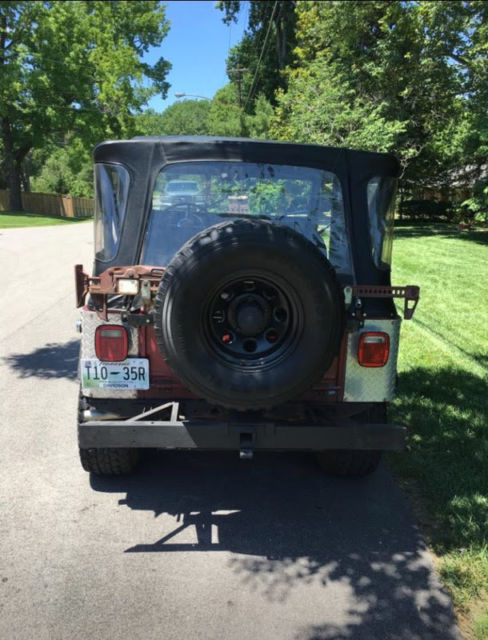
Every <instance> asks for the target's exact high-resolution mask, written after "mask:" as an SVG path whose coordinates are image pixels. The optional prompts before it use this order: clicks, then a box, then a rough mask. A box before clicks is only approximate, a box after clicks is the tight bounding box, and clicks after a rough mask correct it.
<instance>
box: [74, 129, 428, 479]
mask: <svg viewBox="0 0 488 640" xmlns="http://www.w3.org/2000/svg"><path fill="white" fill-rule="evenodd" d="M94 165H95V218H94V230H95V260H94V266H93V275H88V274H87V273H85V272H84V270H83V267H82V266H81V265H77V266H76V267H75V279H76V300H77V306H78V307H79V308H80V309H81V321H80V323H79V326H80V330H81V333H82V336H81V352H80V365H79V375H80V398H79V421H78V440H79V447H80V458H81V464H82V466H83V468H84V469H85V470H86V471H89V472H92V473H95V474H107V475H113V474H123V473H129V472H130V471H132V470H133V469H134V467H135V466H136V464H137V463H138V461H139V459H140V457H141V454H142V452H143V450H144V449H146V448H160V449H207V450H235V451H236V452H239V456H240V458H242V459H250V458H252V456H253V454H254V452H259V451H270V450H274V451H286V450H295V451H310V452H315V453H316V454H317V458H318V460H319V462H320V464H321V465H322V466H323V468H324V469H325V470H326V471H328V472H330V473H333V474H338V475H344V476H364V475H366V474H368V473H371V472H373V471H374V470H375V469H376V467H377V466H378V463H379V461H380V459H381V455H382V452H383V451H386V450H401V449H402V448H403V446H404V442H405V436H406V433H405V432H406V429H405V427H403V426H401V425H395V424H390V423H389V422H388V420H387V404H388V402H389V401H390V400H391V399H392V397H393V393H394V387H395V380H396V362H397V353H398V345H399V332H400V322H401V318H400V316H399V314H398V312H397V309H396V307H395V304H394V298H402V299H403V316H404V318H411V316H412V314H413V312H414V309H415V306H416V304H417V301H418V297H419V289H418V287H416V286H412V285H410V286H391V283H390V266H391V250H392V240H393V218H394V204H395V190H396V183H397V177H398V174H399V165H398V162H397V161H396V159H395V157H394V156H392V155H389V154H384V153H372V152H366V151H359V150H351V149H343V148H332V147H325V146H318V145H306V144H294V143H284V142H273V141H261V140H249V139H244V138H219V137H192V136H183V137H182V136H178V137H176V136H171V137H137V138H133V139H131V140H122V141H107V142H103V143H101V144H99V145H98V146H97V147H96V148H95V150H94ZM178 196H181V197H178Z"/></svg>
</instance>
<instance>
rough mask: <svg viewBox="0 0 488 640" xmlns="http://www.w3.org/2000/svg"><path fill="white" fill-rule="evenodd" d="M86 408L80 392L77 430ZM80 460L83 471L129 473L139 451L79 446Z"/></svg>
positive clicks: (136, 460)
mask: <svg viewBox="0 0 488 640" xmlns="http://www.w3.org/2000/svg"><path fill="white" fill-rule="evenodd" d="M86 408H87V401H86V398H84V397H83V396H82V395H81V393H80V396H79V401H78V430H79V428H80V423H82V422H83V412H84V411H85V409H86ZM79 452H80V462H81V466H82V467H83V469H84V470H85V471H88V472H89V473H95V474H96V475H99V476H123V475H127V474H129V473H131V472H132V471H133V470H134V469H135V468H136V466H137V464H138V463H139V460H140V458H141V452H140V450H139V449H128V448H126V447H121V448H108V447H103V448H90V449H82V448H81V447H80V449H79Z"/></svg>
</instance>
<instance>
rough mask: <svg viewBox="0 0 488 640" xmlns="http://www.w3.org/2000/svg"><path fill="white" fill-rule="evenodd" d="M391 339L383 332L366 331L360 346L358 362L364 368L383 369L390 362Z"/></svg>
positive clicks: (362, 335) (360, 339) (361, 338)
mask: <svg viewBox="0 0 488 640" xmlns="http://www.w3.org/2000/svg"><path fill="white" fill-rule="evenodd" d="M389 352H390V338H389V336H388V334H387V333H384V332H383V331H366V332H364V333H362V334H361V336H360V338H359V346H358V362H359V364H360V365H361V366H362V367H383V366H384V365H385V364H386V363H387V362H388V354H389Z"/></svg>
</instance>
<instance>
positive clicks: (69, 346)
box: [3, 339, 80, 380]
mask: <svg viewBox="0 0 488 640" xmlns="http://www.w3.org/2000/svg"><path fill="white" fill-rule="evenodd" d="M79 351H80V341H79V340H78V339H75V340H70V341H69V342H65V343H58V342H55V343H49V344H46V345H45V346H43V347H39V348H38V349H35V350H34V351H31V352H30V353H13V354H12V355H10V356H7V357H6V358H3V360H4V362H5V363H6V364H7V365H8V366H9V367H10V368H11V369H13V370H14V371H16V372H17V373H18V375H19V378H31V377H34V378H43V379H48V378H68V379H69V380H74V379H76V377H77V370H78V356H79Z"/></svg>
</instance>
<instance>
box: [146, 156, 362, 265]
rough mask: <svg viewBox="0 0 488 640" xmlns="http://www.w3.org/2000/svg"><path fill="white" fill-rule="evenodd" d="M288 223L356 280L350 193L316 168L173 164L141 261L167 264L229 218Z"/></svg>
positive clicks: (156, 194)
mask: <svg viewBox="0 0 488 640" xmlns="http://www.w3.org/2000/svg"><path fill="white" fill-rule="evenodd" d="M238 217H252V218H262V219H267V220H274V221H276V222H278V223H280V224H285V225H288V226H290V227H292V228H294V229H295V230H297V231H298V232H299V233H301V234H302V235H304V236H305V237H307V238H309V239H310V240H311V241H312V242H314V243H315V244H317V245H318V246H319V247H320V248H321V249H322V251H323V252H324V253H325V254H326V255H327V257H328V258H329V260H330V261H331V263H332V265H333V266H334V267H335V269H336V271H337V273H338V274H343V275H345V276H348V277H349V276H351V274H352V267H351V259H350V250H349V244H348V241H347V234H346V231H345V221H344V208H343V198H342V190H341V185H340V182H339V179H338V178H337V176H336V175H335V174H333V173H330V172H328V171H323V170H321V169H316V168H312V167H298V166H291V165H278V164H267V163H253V162H235V161H232V162H222V161H205V162H201V161H195V162H184V163H178V164H172V165H167V166H166V167H164V168H163V169H162V170H161V172H160V173H159V175H158V177H157V179H156V183H155V186H154V191H153V198H152V210H151V213H150V217H149V223H148V226H147V229H146V234H145V241H144V247H143V254H142V256H141V262H142V263H144V264H154V265H166V264H167V263H168V262H169V260H171V258H172V257H173V255H174V254H175V253H176V251H178V249H179V248H180V247H181V246H182V245H183V244H184V243H185V242H186V241H187V240H189V239H190V238H191V237H192V236H194V235H195V234H197V233H198V232H200V231H202V230H203V229H206V228H207V227H209V226H211V225H213V224H216V223H218V222H221V221H222V220H224V219H226V218H238Z"/></svg>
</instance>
